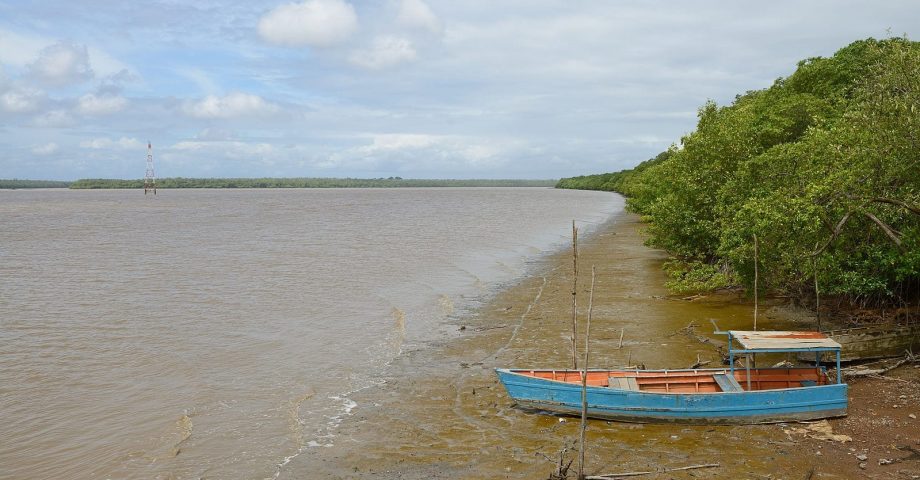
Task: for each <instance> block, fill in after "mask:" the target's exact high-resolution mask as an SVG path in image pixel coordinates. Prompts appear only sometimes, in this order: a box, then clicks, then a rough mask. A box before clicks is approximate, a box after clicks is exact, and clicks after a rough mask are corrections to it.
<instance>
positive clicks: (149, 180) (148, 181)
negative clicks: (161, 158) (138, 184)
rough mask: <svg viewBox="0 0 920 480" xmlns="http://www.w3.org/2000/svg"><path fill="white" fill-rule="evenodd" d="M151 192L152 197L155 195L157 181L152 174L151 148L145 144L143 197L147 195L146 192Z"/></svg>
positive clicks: (148, 144) (148, 143)
mask: <svg viewBox="0 0 920 480" xmlns="http://www.w3.org/2000/svg"><path fill="white" fill-rule="evenodd" d="M148 191H149V192H153V194H154V195H156V194H157V179H156V176H155V175H154V174H153V146H152V145H150V142H149V141H148V142H147V173H146V174H145V175H144V195H147V192H148Z"/></svg>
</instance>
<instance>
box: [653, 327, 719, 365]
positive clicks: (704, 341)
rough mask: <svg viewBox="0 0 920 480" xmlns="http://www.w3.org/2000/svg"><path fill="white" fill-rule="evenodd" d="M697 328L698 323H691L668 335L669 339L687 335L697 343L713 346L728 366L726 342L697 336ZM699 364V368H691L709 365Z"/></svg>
mask: <svg viewBox="0 0 920 480" xmlns="http://www.w3.org/2000/svg"><path fill="white" fill-rule="evenodd" d="M695 328H696V323H695V322H690V323H689V324H687V326H686V327H684V328H681V329H680V330H677V331H675V332H674V333H672V334H670V335H668V336H669V337H673V336H676V335H686V336H688V337H690V338H692V339H694V340H696V341H697V342H700V343H702V344H706V345H709V346H711V347H713V348H715V349H716V352H718V354H719V357H721V358H722V363H723V364H728V362H729V358H728V354H727V353H725V350H726V348H727V347H728V345H727V344H726V343H725V342H720V341H718V340H713V339H711V338H709V337H704V336H703V335H699V334H697V333H696V330H694V329H695ZM697 360H699V358H697ZM697 363H699V365H698V366H696V367H690V368H699V367H700V366H702V365H705V364H706V363H708V362H703V363H701V362H699V361H698V362H697Z"/></svg>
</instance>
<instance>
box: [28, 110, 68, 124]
mask: <svg viewBox="0 0 920 480" xmlns="http://www.w3.org/2000/svg"><path fill="white" fill-rule="evenodd" d="M32 124H33V125H35V126H37V127H69V126H71V125H73V124H74V121H73V117H72V116H71V115H70V113H68V112H67V110H51V111H49V112H45V113H43V114H41V115H38V116H37V117H35V119H33V120H32Z"/></svg>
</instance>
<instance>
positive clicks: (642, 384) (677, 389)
mask: <svg viewBox="0 0 920 480" xmlns="http://www.w3.org/2000/svg"><path fill="white" fill-rule="evenodd" d="M514 373H517V374H520V375H526V376H530V377H537V378H544V379H547V380H555V381H560V382H566V383H577V384H581V372H580V371H574V370H514ZM832 383H834V382H832V381H830V379H829V378H828V377H827V373H826V371H825V370H824V369H822V368H815V367H806V368H752V369H750V382H748V370H745V369H736V370H735V372H734V375H732V373H731V371H730V370H729V369H724V370H590V371H588V378H587V384H588V385H589V386H592V387H608V388H616V389H620V390H632V391H639V392H651V393H721V392H746V391H756V390H778V389H783V388H798V387H813V386H817V385H829V384H832Z"/></svg>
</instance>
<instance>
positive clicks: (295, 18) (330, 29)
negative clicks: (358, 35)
mask: <svg viewBox="0 0 920 480" xmlns="http://www.w3.org/2000/svg"><path fill="white" fill-rule="evenodd" d="M357 28H358V17H357V15H355V9H354V7H352V6H351V4H349V3H348V2H345V1H343V0H307V1H306V2H303V3H288V4H285V5H281V6H280V7H277V8H275V9H274V10H272V11H270V12H268V13H266V14H265V15H263V16H262V18H261V19H260V20H259V35H261V36H262V38H263V39H265V40H266V41H268V42H271V43H274V44H278V45H285V46H289V47H300V46H307V45H309V46H312V47H328V46H332V45H336V44H339V43H341V42H343V41H345V40H347V39H348V37H350V36H351V34H352V33H354V32H355V30H357Z"/></svg>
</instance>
